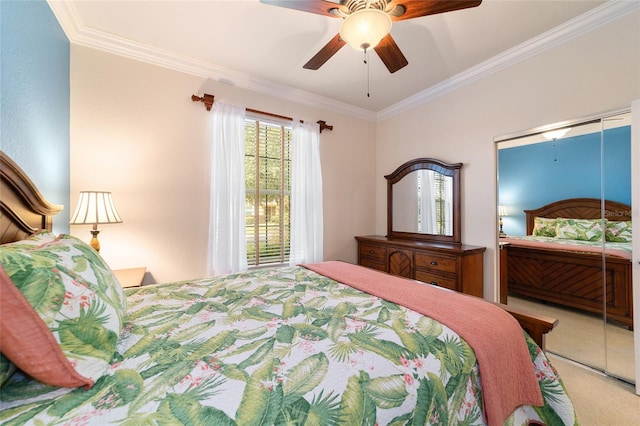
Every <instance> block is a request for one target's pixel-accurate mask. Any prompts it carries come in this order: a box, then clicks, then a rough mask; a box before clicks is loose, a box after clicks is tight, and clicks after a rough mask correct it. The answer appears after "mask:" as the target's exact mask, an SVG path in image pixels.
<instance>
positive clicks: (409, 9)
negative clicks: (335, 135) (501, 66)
mask: <svg viewBox="0 0 640 426" xmlns="http://www.w3.org/2000/svg"><path fill="white" fill-rule="evenodd" d="M260 2H261V3H264V4H270V5H273V6H280V7H285V8H288V9H295V10H300V11H303V12H310V13H316V14H318V15H325V16H329V17H332V18H342V19H344V21H343V23H342V26H341V27H340V32H339V33H338V34H336V36H335V37H333V38H332V39H331V40H330V41H329V43H327V44H326V45H325V46H324V47H323V48H322V49H320V51H319V52H318V53H316V54H315V55H314V56H313V58H311V59H310V60H309V62H307V63H306V64H304V66H303V68H305V69H309V70H317V69H318V68H320V67H321V66H322V65H323V64H324V63H325V62H327V61H328V60H329V59H330V58H331V57H332V56H333V55H335V54H336V52H338V50H340V49H341V48H342V46H344V45H345V44H347V43H349V44H350V45H351V46H353V47H354V48H355V49H358V50H363V51H364V52H365V53H366V52H367V50H368V49H371V48H373V49H374V50H375V51H376V53H377V54H378V56H379V57H380V59H381V60H382V62H383V63H384V64H385V65H386V67H387V69H388V70H389V72H392V73H394V72H396V71H398V70H399V69H401V68H404V67H405V66H406V65H407V64H408V63H409V62H408V61H407V58H405V56H404V55H403V54H402V51H401V50H400V48H399V47H398V45H397V44H396V42H395V41H394V40H393V37H391V34H390V33H389V31H390V30H391V22H392V21H402V20H405V19H411V18H418V17H421V16H426V15H435V14H438V13H444V12H450V11H453V10H459V9H466V8H470V7H475V6H479V5H480V3H482V0H260Z"/></svg>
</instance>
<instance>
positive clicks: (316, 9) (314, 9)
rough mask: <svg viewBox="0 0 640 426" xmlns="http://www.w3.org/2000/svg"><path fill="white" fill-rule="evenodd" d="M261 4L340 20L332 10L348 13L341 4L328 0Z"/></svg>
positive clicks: (268, 0) (267, 0) (278, 0)
mask: <svg viewBox="0 0 640 426" xmlns="http://www.w3.org/2000/svg"><path fill="white" fill-rule="evenodd" d="M260 3H263V4H270V5H272V6H279V7H284V8H287V9H294V10H300V11H303V12H311V13H316V14H318V15H324V16H331V17H333V18H338V16H337V15H334V14H333V13H331V9H342V10H344V11H345V12H348V9H347V8H345V7H344V6H342V5H341V4H339V3H336V2H333V1H327V0H260Z"/></svg>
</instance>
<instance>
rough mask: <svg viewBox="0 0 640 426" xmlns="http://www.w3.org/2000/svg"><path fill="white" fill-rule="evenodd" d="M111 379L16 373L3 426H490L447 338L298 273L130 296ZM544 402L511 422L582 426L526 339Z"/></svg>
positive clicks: (273, 272)
mask: <svg viewBox="0 0 640 426" xmlns="http://www.w3.org/2000/svg"><path fill="white" fill-rule="evenodd" d="M127 295H128V298H127V304H128V309H127V319H126V323H125V331H124V333H123V335H122V336H121V337H120V340H119V342H118V346H117V352H116V355H115V357H114V359H113V360H112V361H111V367H110V372H109V374H107V375H105V376H103V377H102V378H100V379H99V380H98V381H97V382H96V383H95V385H94V386H93V387H92V388H91V389H90V390H86V389H84V388H78V389H62V388H53V387H50V386H45V385H42V384H40V383H38V382H35V381H34V380H31V379H29V378H26V377H24V376H23V375H21V374H20V373H16V374H14V375H13V376H12V378H11V379H10V381H9V383H7V384H6V385H5V386H4V387H3V388H2V393H1V397H0V398H1V399H0V404H1V405H0V407H1V411H0V423H2V424H5V425H17V424H35V425H107V424H122V425H145V424H160V425H179V424H187V425H236V424H237V425H258V424H259V425H271V424H278V425H284V424H308V425H330V424H344V425H356V424H358V425H364V424H371V425H374V424H375V425H385V424H393V425H406V424H433V425H441V424H455V425H480V424H485V420H484V417H483V413H482V382H481V378H480V376H479V373H478V366H477V364H476V358H475V355H474V353H473V351H472V350H471V348H470V347H469V346H468V345H467V343H466V342H464V341H463V340H461V339H460V338H459V336H458V335H457V334H456V333H454V332H453V331H452V330H450V329H449V328H447V327H446V326H443V325H442V324H440V323H438V322H436V321H434V320H431V319H430V318H427V317H424V316H421V315H419V314H417V313H415V312H413V311H410V310H408V309H406V308H403V307H401V306H398V305H395V304H392V303H389V302H386V301H384V300H381V299H379V298H377V297H374V296H371V295H368V294H366V293H362V292H360V291H357V290H355V289H353V288H351V287H348V286H346V285H343V284H340V283H337V282H336V281H333V280H331V279H329V278H326V277H323V276H321V275H318V274H316V273H315V272H312V271H310V270H307V269H304V268H302V267H289V268H280V269H262V270H255V271H251V272H247V273H241V274H233V275H228V276H225V277H218V278H209V279H202V280H196V281H183V282H178V283H171V284H162V285H157V286H148V287H142V288H137V289H129V290H127ZM527 339H528V345H529V351H530V353H531V359H532V362H533V363H534V365H535V368H536V372H537V377H538V379H539V383H540V387H541V390H542V394H543V397H544V399H545V403H546V405H545V406H544V407H521V408H519V409H518V410H517V411H516V412H514V413H513V415H512V416H511V417H510V418H509V419H507V422H506V424H509V425H524V424H527V423H528V422H529V421H530V420H535V421H538V422H541V423H544V424H553V425H558V424H568V425H572V424H577V421H576V418H575V412H574V409H573V406H572V404H571V402H570V400H569V398H568V396H567V395H566V393H565V390H564V387H563V384H562V382H561V380H560V379H559V377H558V376H557V374H556V372H555V370H554V369H553V367H552V366H550V364H549V362H548V361H547V359H546V357H545V356H544V354H543V353H542V352H541V351H540V350H539V348H538V347H537V346H536V345H535V343H533V341H532V340H531V339H529V338H527Z"/></svg>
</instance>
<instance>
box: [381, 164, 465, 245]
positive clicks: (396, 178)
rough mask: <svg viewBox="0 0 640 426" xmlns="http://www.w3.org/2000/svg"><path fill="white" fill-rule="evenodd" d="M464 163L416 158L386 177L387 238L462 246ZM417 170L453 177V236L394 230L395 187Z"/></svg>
mask: <svg viewBox="0 0 640 426" xmlns="http://www.w3.org/2000/svg"><path fill="white" fill-rule="evenodd" d="M461 168H462V163H453V164H451V163H446V162H444V161H440V160H437V159H435V158H416V159H413V160H409V161H407V162H406V163H404V164H403V165H401V166H400V167H398V168H397V169H396V170H395V171H394V172H393V173H391V174H388V175H386V176H385V179H387V237H389V238H404V239H412V240H419V241H430V242H447V243H455V244H460V242H461V240H462V235H461V227H460V223H461V222H460V169H461ZM416 170H433V171H434V172H438V173H440V174H443V175H445V176H451V177H452V189H453V194H452V198H453V202H452V207H453V211H452V222H453V233H452V235H437V234H421V233H415V232H403V231H397V230H394V227H393V185H394V184H396V183H398V182H400V181H401V180H402V178H403V177H405V176H406V175H407V174H409V173H411V172H414V171H416Z"/></svg>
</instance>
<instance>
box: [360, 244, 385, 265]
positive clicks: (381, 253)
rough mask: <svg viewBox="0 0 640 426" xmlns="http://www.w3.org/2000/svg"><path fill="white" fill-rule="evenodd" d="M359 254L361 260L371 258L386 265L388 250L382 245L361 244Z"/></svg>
mask: <svg viewBox="0 0 640 426" xmlns="http://www.w3.org/2000/svg"><path fill="white" fill-rule="evenodd" d="M358 255H359V257H360V261H361V262H364V261H365V260H369V261H372V262H378V263H382V265H384V263H385V262H384V260H385V257H386V255H387V250H386V249H385V248H384V247H382V246H374V245H369V244H360V247H359V248H358Z"/></svg>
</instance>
